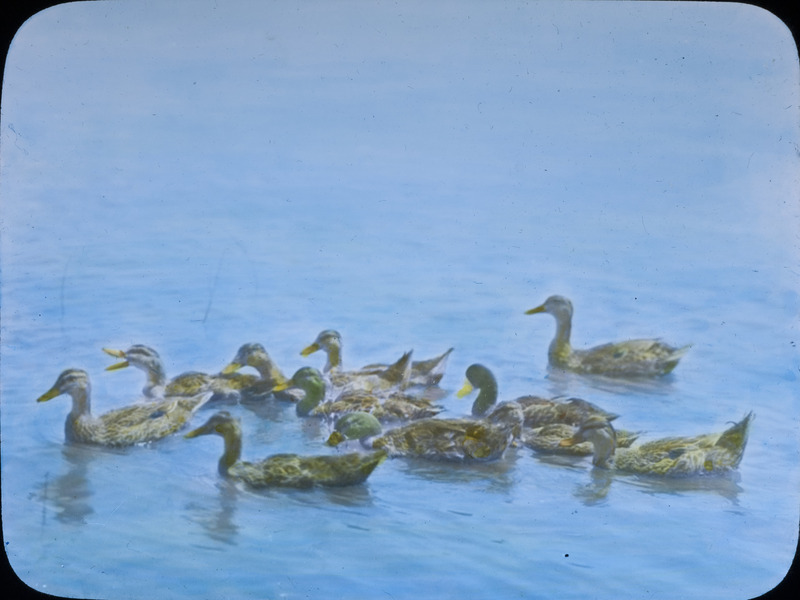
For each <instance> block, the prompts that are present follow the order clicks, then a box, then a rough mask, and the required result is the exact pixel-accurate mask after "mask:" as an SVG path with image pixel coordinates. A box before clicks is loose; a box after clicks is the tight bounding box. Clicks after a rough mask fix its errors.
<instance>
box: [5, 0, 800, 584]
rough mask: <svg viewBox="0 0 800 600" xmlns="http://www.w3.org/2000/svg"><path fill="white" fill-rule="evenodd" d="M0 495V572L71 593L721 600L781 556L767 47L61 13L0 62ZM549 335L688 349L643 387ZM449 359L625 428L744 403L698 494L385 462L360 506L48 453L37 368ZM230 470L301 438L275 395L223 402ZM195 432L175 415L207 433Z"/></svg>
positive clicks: (534, 28) (573, 14)
mask: <svg viewBox="0 0 800 600" xmlns="http://www.w3.org/2000/svg"><path fill="white" fill-rule="evenodd" d="M7 64H8V66H7V70H6V74H5V88H4V90H3V102H4V106H3V115H2V136H3V137H2V157H1V158H2V163H1V164H0V167H2V188H0V189H1V190H2V207H1V208H2V215H1V216H2V230H1V231H0V233H1V234H2V237H0V242H2V246H1V247H0V249H1V250H2V255H0V258H1V259H2V265H0V266H2V280H0V282H1V283H2V290H0V291H2V330H1V333H2V342H0V344H1V345H0V350H1V351H2V362H0V374H1V375H2V380H0V386H1V387H0V391H2V407H1V411H0V416H2V439H3V448H2V492H3V498H2V500H3V515H2V517H3V528H4V533H5V540H4V541H5V548H6V552H7V554H8V556H9V559H10V562H11V564H12V566H13V568H14V569H15V571H16V572H17V574H18V575H19V576H20V577H21V578H22V579H23V580H24V581H25V582H26V583H27V584H28V585H30V586H31V587H34V588H36V589H38V590H42V591H45V592H48V593H51V594H56V595H65V596H73V597H74V596H77V597H88V598H113V599H117V598H119V599H125V598H139V597H142V596H143V595H144V596H147V597H150V598H198V597H203V598H223V597H232V598H307V597H311V598H323V597H324V598H379V597H391V598H412V597H419V596H429V595H431V594H434V595H436V596H437V597H443V598H445V597H453V598H456V597H470V598H472V597H476V598H489V597H491V598H516V597H524V598H551V597H560V598H570V597H575V598H587V597H596V598H619V597H646V598H674V597H676V596H680V597H684V598H692V597H696V598H704V599H707V598H749V597H752V596H756V595H758V594H761V593H764V592H766V591H767V590H769V589H770V588H771V587H773V586H774V585H776V584H777V583H778V582H779V581H780V580H781V578H782V577H783V575H784V574H785V573H786V570H787V569H788V567H789V565H790V563H791V559H792V557H793V555H794V551H795V548H796V542H797V524H798V498H797V490H798V489H800V487H799V486H798V482H799V481H800V470H799V469H798V466H797V465H798V460H797V459H798V454H799V451H800V444H799V443H798V435H797V431H798V412H799V411H798V407H799V405H800V402H799V401H798V386H797V378H798V355H797V349H796V345H797V343H798V339H797V315H798V307H799V306H800V303H799V302H798V275H799V274H800V266H798V261H797V256H798V254H797V246H796V245H797V239H796V231H797V225H798V218H797V217H798V214H797V206H796V204H794V202H795V200H796V198H797V188H798V180H797V176H796V172H797V170H796V169H797V147H798V145H797V144H798V141H799V140H798V130H797V118H796V117H797V101H798V89H797V81H798V78H797V74H798V69H797V57H796V54H795V49H794V45H793V44H792V41H791V38H790V36H789V34H788V31H787V30H786V29H785V28H784V27H783V25H781V24H780V22H778V21H777V20H776V19H775V18H774V17H772V16H770V15H769V14H767V13H765V12H763V11H760V10H759V9H756V8H753V7H750V6H746V5H734V4H716V3H715V4H710V5H709V4H705V3H702V4H700V3H698V4H691V3H680V4H677V3H674V4H673V3H656V4H652V3H630V2H625V3H525V2H520V3H514V2H502V3H482V2H469V3H460V4H459V6H458V8H456V7H454V6H451V5H449V4H445V3H416V2H412V3H403V5H402V6H397V5H394V4H389V3H378V4H373V3H369V4H367V3H360V2H352V3H337V4H336V5H329V4H327V3H306V4H304V5H301V6H297V5H296V4H294V3H288V2H276V3H271V4H269V5H265V6H262V5H260V4H258V5H256V4H251V3H228V4H226V6H225V10H222V9H221V8H220V7H217V6H215V5H214V4H213V3H197V2H192V3H188V2H160V3H152V4H151V3H139V2H136V3H134V2H114V3H86V4H80V3H79V4H69V5H63V6H59V7H55V8H53V9H50V10H48V11H45V12H44V13H41V14H39V15H37V16H36V17H34V18H33V19H32V20H31V21H29V22H28V23H26V24H25V26H23V28H22V29H21V30H20V32H19V34H18V37H17V39H16V40H15V42H14V45H13V46H12V49H11V54H10V55H9V60H8V63H7ZM553 293H560V294H564V295H566V296H568V297H570V298H571V299H572V300H573V302H574V304H575V307H576V315H575V323H574V330H573V332H574V339H573V341H574V344H575V345H576V346H578V347H588V346H589V345H593V344H597V343H602V342H606V341H612V340H616V339H624V338H630V337H642V336H661V337H664V338H665V339H666V340H668V341H670V342H673V343H675V344H684V343H692V344H693V347H692V350H691V351H690V353H689V354H688V355H687V356H686V358H685V359H684V360H683V361H682V363H681V364H680V366H679V368H678V369H677V370H676V372H675V373H674V374H673V375H672V376H669V377H667V378H664V379H660V380H657V381H653V382H635V383H630V382H620V381H615V380H611V381H608V380H602V379H592V378H585V377H579V376H567V375H563V374H558V373H555V372H551V371H550V370H549V369H548V367H547V364H546V348H547V345H548V343H549V341H550V339H551V337H552V334H553V331H554V324H553V321H552V319H551V318H550V317H548V316H526V315H524V311H525V310H526V309H529V308H532V307H533V306H536V305H538V304H539V303H541V302H542V301H543V300H544V299H545V298H546V297H547V296H548V295H550V294H553ZM327 328H336V329H338V330H339V331H340V332H341V333H342V336H343V338H344V343H345V349H344V360H345V363H346V365H350V366H357V365H361V364H365V363H368V362H371V361H376V360H380V361H389V360H394V359H395V358H396V357H398V356H399V355H400V354H401V353H402V352H404V351H406V350H408V349H411V348H413V349H414V352H415V356H417V357H420V358H423V357H428V356H433V355H434V354H438V353H440V352H442V351H444V350H445V349H446V348H448V347H451V346H453V347H455V352H454V353H453V355H452V356H451V359H450V363H449V367H448V372H447V374H446V376H445V378H444V380H443V382H442V386H443V388H444V389H445V390H446V391H447V392H448V395H447V396H446V397H445V398H444V400H443V403H444V404H445V406H446V408H447V413H446V414H447V415H448V416H451V415H462V414H467V413H468V412H469V402H468V401H464V400H458V399H456V398H455V397H454V396H453V395H452V391H454V390H455V389H457V388H458V387H459V386H460V384H461V382H462V381H463V374H464V371H465V369H466V367H467V366H468V365H469V364H471V363H473V362H481V363H483V364H485V365H487V366H489V367H490V368H491V369H492V370H493V371H494V373H495V375H496V376H497V379H498V381H499V385H500V394H501V397H502V398H504V399H510V398H514V397H516V396H518V395H522V394H529V393H539V394H543V395H562V394H563V395H574V396H580V397H583V398H586V399H588V400H590V401H592V402H595V403H597V404H599V405H601V406H603V407H604V408H606V409H607V410H610V411H613V412H616V413H619V414H620V415H621V417H620V419H619V425H620V426H624V427H625V428H628V429H636V430H642V431H643V432H644V433H643V437H644V438H656V437H659V436H666V435H675V434H696V433H701V432H705V431H713V430H718V429H722V428H724V427H726V425H727V423H728V422H730V421H733V420H738V419H740V418H741V417H742V416H743V415H744V414H745V413H746V412H747V411H750V410H754V411H755V412H756V414H757V418H756V420H755V422H754V424H753V428H752V431H751V436H750V442H749V445H748V448H747V452H746V454H745V457H744V460H743V462H742V465H741V468H740V469H739V472H738V473H737V474H735V475H734V476H732V477H721V478H700V479H685V480H678V481H666V482H665V481H658V480H655V481H654V480H650V479H646V478H636V477H628V476H621V475H613V474H609V473H607V472H598V471H596V470H592V469H591V468H590V464H589V462H588V461H587V460H572V459H563V458H556V457H542V456H537V455H535V454H534V453H533V452H531V451H530V450H527V449H523V448H520V449H513V450H511V451H509V452H508V453H507V454H506V456H505V457H504V458H503V459H502V460H501V461H499V462H496V463H493V464H488V465H481V466H477V467H474V466H465V465H455V466H454V465H440V464H430V463H425V462H423V461H406V460H391V461H387V462H386V463H384V464H383V465H381V466H380V467H379V468H378V469H377V470H376V471H375V473H374V474H373V475H372V476H371V477H370V479H369V480H368V482H367V483H366V484H364V485H361V486H356V487H353V488H347V489H340V490H312V491H285V490H280V491H276V490H268V491H252V490H247V489H243V488H240V487H238V486H236V485H234V484H231V483H229V482H226V481H223V480H221V479H220V478H219V476H218V475H217V473H216V461H217V459H218V457H219V454H220V452H221V442H220V441H219V440H218V439H216V438H214V439H210V438H200V439H197V440H191V441H187V440H184V439H183V438H181V437H180V436H176V437H173V438H169V439H165V440H163V441H162V442H159V443H157V444H152V445H149V446H145V447H134V448H129V449H123V450H113V449H103V448H92V447H84V446H80V445H77V446H68V445H64V443H63V421H64V418H65V415H66V413H67V412H68V408H67V404H68V400H67V399H66V398H63V399H56V400H53V401H52V402H50V403H47V404H44V405H37V404H36V403H35V402H34V400H35V398H36V397H37V396H39V395H40V394H41V393H43V392H44V391H46V390H47V389H48V388H49V387H50V386H51V385H52V383H53V382H54V381H55V378H56V377H57V375H58V373H59V372H60V371H61V370H63V369H65V368H67V367H80V368H85V369H86V370H87V371H88V372H89V373H90V375H91V377H92V383H93V398H94V410H95V411H96V412H97V413H100V412H104V411H105V410H108V409H110V408H113V407H117V406H121V405H124V404H126V403H129V402H131V401H132V400H134V399H135V398H136V396H137V394H138V393H139V390H140V389H141V386H142V385H143V377H142V375H141V373H139V372H134V371H133V370H130V369H129V370H124V371H117V372H113V373H107V372H105V371H104V368H105V367H106V366H108V365H109V364H111V363H110V361H109V357H108V356H106V355H104V354H103V353H102V352H101V348H102V347H119V348H125V347H127V346H129V345H131V344H134V343H145V344H148V345H150V346H152V347H154V348H156V349H157V350H158V351H159V352H160V354H161V355H162V357H163V358H164V360H165V366H166V369H167V371H168V373H169V374H172V375H175V374H178V373H180V372H183V371H187V370H195V369H196V370H203V371H209V372H210V371H216V370H218V369H219V368H221V367H222V366H224V365H225V364H226V363H227V362H228V361H229V360H231V359H232V358H233V356H234V354H235V352H236V350H237V348H238V347H239V345H240V344H242V343H245V342H260V343H262V344H264V346H265V347H266V348H267V349H268V351H269V352H270V354H271V356H272V357H273V358H274V359H275V360H276V362H277V363H278V364H279V365H280V366H281V367H282V368H283V370H284V371H285V372H286V373H291V372H293V371H294V370H295V369H296V368H298V367H300V366H303V365H306V364H311V365H314V366H318V367H321V366H322V364H323V357H322V356H320V355H318V354H314V355H312V356H310V357H307V358H303V357H301V356H300V355H299V352H300V350H301V349H302V348H303V347H304V346H305V345H307V344H308V343H310V342H311V341H312V340H313V339H314V337H315V336H316V334H317V333H318V332H319V331H320V330H322V329H327ZM228 408H229V409H230V410H232V411H233V412H234V413H235V414H236V415H237V416H239V417H240V418H241V419H242V422H243V428H244V454H245V455H246V456H247V457H250V458H259V457H264V456H267V455H268V454H271V453H276V452H285V451H288V452H301V453H308V454H311V453H320V452H333V450H331V449H328V448H326V447H324V446H323V444H322V440H324V438H325V436H326V435H327V433H328V432H327V429H326V427H325V426H324V425H322V424H319V423H316V422H313V421H301V420H299V419H297V417H295V415H294V412H293V410H292V409H291V407H289V406H284V405H281V404H277V403H275V404H268V405H263V406H256V407H253V406H233V407H228ZM210 414H211V413H210V412H209V411H205V412H203V413H201V414H200V415H198V417H197V419H196V420H197V421H198V423H199V422H200V421H202V420H203V419H204V418H205V417H207V416H208V415H210Z"/></svg>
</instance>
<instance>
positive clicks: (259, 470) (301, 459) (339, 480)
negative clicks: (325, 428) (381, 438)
mask: <svg viewBox="0 0 800 600" xmlns="http://www.w3.org/2000/svg"><path fill="white" fill-rule="evenodd" d="M211 434H214V435H219V436H221V437H222V439H223V440H224V441H225V450H224V452H223V454H222V457H221V458H220V459H219V467H218V468H219V473H220V475H222V476H223V477H229V478H232V479H238V480H241V481H243V482H245V483H246V484H248V485H250V486H251V487H290V488H310V487H314V486H325V487H341V486H347V485H356V484H359V483H363V482H364V481H366V479H367V478H368V477H369V476H370V474H371V473H372V472H373V471H374V470H375V467H377V466H378V465H379V464H381V463H382V462H383V461H384V460H385V459H386V452H373V453H370V454H364V453H362V452H353V453H350V454H343V455H321V456H300V455H297V454H274V455H272V456H270V457H268V458H266V459H264V460H261V461H258V462H247V461H242V460H241V454H242V429H241V425H240V423H239V420H238V419H235V418H234V417H232V416H231V414H230V413H228V412H227V411H220V412H218V413H216V414H215V415H213V416H212V417H211V418H210V419H209V420H208V421H207V422H206V423H205V424H203V425H201V426H200V427H198V428H197V429H195V430H193V431H190V432H189V433H187V434H186V435H185V436H184V437H186V438H195V437H198V436H201V435H211Z"/></svg>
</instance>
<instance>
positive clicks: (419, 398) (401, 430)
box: [37, 296, 753, 488]
mask: <svg viewBox="0 0 800 600" xmlns="http://www.w3.org/2000/svg"><path fill="white" fill-rule="evenodd" d="M536 313H547V314H551V315H553V317H555V319H556V335H555V338H554V339H553V341H552V343H551V344H550V348H549V353H548V356H549V362H550V364H551V366H553V367H555V368H560V369H566V370H570V371H575V372H578V373H584V374H594V375H606V376H613V377H633V378H640V377H653V376H661V375H665V374H667V373H669V372H671V371H672V370H673V369H674V368H675V366H676V365H677V364H678V361H679V360H680V358H681V357H682V356H683V355H684V354H685V352H686V351H687V350H688V346H687V347H683V348H673V347H671V346H668V345H666V344H664V343H662V342H660V341H658V340H628V341H624V342H618V343H611V344H605V345H602V346H598V347H595V348H591V349H588V350H574V349H572V347H571V345H570V333H571V324H572V313H573V309H572V303H571V302H570V301H569V300H568V299H566V298H564V297H562V296H551V297H550V298H548V299H547V300H546V301H545V302H544V303H543V304H542V305H540V306H538V307H536V308H533V309H531V310H529V311H527V313H526V314H536ZM320 350H321V351H324V352H325V354H326V356H327V360H326V363H325V366H324V368H323V370H322V372H320V371H319V370H318V369H315V368H313V367H302V368H300V369H298V370H297V371H296V372H295V373H294V375H293V376H292V377H291V378H287V377H285V376H284V375H283V373H282V372H281V370H280V369H279V368H278V367H277V366H276V365H275V363H274V362H273V361H272V359H271V358H270V356H269V354H268V353H267V352H266V350H265V349H264V347H263V346H262V345H260V344H255V343H251V344H245V345H243V346H242V347H241V348H240V349H239V351H238V352H237V354H236V356H235V357H234V359H233V360H232V361H231V362H230V363H229V364H228V365H226V366H225V367H224V368H223V369H222V370H221V371H220V372H219V373H217V374H215V375H210V374H206V373H200V372H189V373H184V374H182V375H178V376H177V377H174V378H172V379H168V378H167V376H166V374H165V372H164V367H163V363H162V361H161V358H160V357H159V355H158V353H157V352H156V351H155V350H153V349H152V348H149V347H148V346H143V345H134V346H132V347H131V348H129V349H127V350H124V351H123V350H110V349H104V351H105V352H106V353H108V354H110V355H111V356H114V357H115V358H118V359H121V361H120V362H117V363H115V364H112V365H111V366H109V367H108V368H107V370H117V369H122V368H125V367H128V366H133V367H137V368H139V369H141V370H143V371H144V372H145V373H146V376H147V382H146V385H145V387H144V389H143V394H144V398H143V399H142V400H141V401H139V402H137V403H135V404H133V405H131V406H126V407H124V408H119V409H116V410H112V411H110V412H107V413H105V414H103V415H100V416H99V417H95V416H93V415H92V413H91V406H90V397H91V385H90V381H89V376H88V374H87V373H86V371H84V370H81V369H67V370H66V371H64V372H62V373H61V375H60V376H59V377H58V380H57V381H56V383H55V384H54V385H53V386H52V388H51V389H50V390H48V391H47V392H45V393H44V394H43V395H42V396H40V397H39V398H38V400H37V401H38V402H44V401H47V400H50V399H52V398H55V397H56V396H60V395H62V394H67V395H69V396H71V397H72V410H71V411H70V413H69V415H68V416H67V419H66V423H65V437H66V439H67V440H68V441H71V442H82V443H91V444H100V445H108V446H127V445H134V444H139V443H146V442H153V441H155V440H158V439H161V438H163V437H166V436H168V435H171V434H173V433H175V432H177V431H178V430H180V429H182V428H183V427H184V426H186V425H187V424H188V423H189V421H190V420H191V419H192V417H193V416H194V414H195V413H196V412H197V411H198V410H200V409H201V408H202V407H204V406H207V405H213V404H217V403H222V402H230V401H235V402H264V401H284V402H289V403H292V404H293V405H294V406H295V411H296V413H297V415H298V417H303V418H319V419H323V420H325V422H327V423H328V424H329V426H330V428H331V429H332V433H330V436H329V437H328V439H327V441H326V444H327V445H328V446H334V447H336V446H342V447H347V446H356V447H355V448H353V450H352V451H350V452H347V453H341V452H337V453H335V454H332V453H329V454H321V455H317V456H300V455H297V454H276V455H273V456H270V457H269V458H267V459H266V460H262V461H260V462H247V461H243V460H242V459H241V453H242V430H241V426H240V423H239V420H238V419H237V418H235V417H233V416H232V415H231V414H230V412H228V411H227V410H221V411H218V412H216V413H215V414H214V415H213V416H211V418H209V419H208V421H207V422H206V423H205V424H203V425H202V426H200V427H198V428H196V429H193V430H192V431H190V432H189V433H187V434H186V435H185V436H184V437H185V438H195V437H198V436H202V435H209V434H215V435H219V436H221V437H222V438H223V440H224V452H223V455H222V457H221V458H220V460H219V472H220V474H221V475H222V476H224V477H229V478H233V479H237V480H241V481H244V482H245V483H247V484H249V485H251V486H254V487H265V486H277V487H298V488H305V487H312V486H316V485H321V486H343V485H353V484H357V483H361V482H363V481H365V480H366V479H367V477H369V475H370V474H371V473H372V472H373V470H374V469H375V468H376V467H377V466H378V465H379V464H380V463H382V462H383V461H384V460H385V459H386V458H387V457H392V458H394V457H415V458H422V459H431V460H440V461H460V462H469V461H491V460H496V459H498V458H500V457H502V456H503V454H504V453H505V451H506V450H507V448H508V447H509V446H514V445H518V444H522V445H525V446H527V447H529V448H532V449H534V450H535V451H537V452H546V453H561V454H569V455H574V456H592V463H593V464H594V466H596V467H599V468H606V469H616V470H618V471H624V472H629V473H636V474H646V475H667V476H669V475H692V474H701V473H711V472H724V471H729V470H731V469H735V468H736V467H737V466H738V465H739V462H740V461H741V459H742V455H743V453H744V449H745V446H746V443H747V436H748V431H749V427H750V423H751V422H752V420H753V413H752V412H750V413H748V414H746V415H745V417H744V418H743V419H742V420H741V421H739V422H738V423H735V424H733V425H732V426H731V427H729V428H728V429H726V430H725V431H722V432H719V433H713V434H706V435H699V436H694V437H672V438H665V439H660V440H655V441H651V442H648V443H644V444H640V445H633V444H634V442H635V441H636V440H637V438H638V434H637V433H635V432H630V431H624V430H617V429H615V428H614V427H613V426H612V421H613V420H614V419H616V418H617V415H615V414H613V413H609V412H607V411H605V410H603V409H601V408H600V407H598V406H596V405H594V404H592V403H590V402H587V401H586V400H582V399H579V398H569V399H559V398H554V399H548V398H541V397H538V396H524V397H521V398H517V399H515V400H511V401H504V402H500V403H498V385H497V381H496V379H495V377H494V375H493V374H492V372H491V371H490V369H488V368H487V367H485V366H483V365H480V364H473V365H470V366H469V367H468V368H467V370H466V381H465V383H464V385H463V387H462V388H461V389H459V390H458V392H457V394H456V395H457V396H458V397H464V396H467V395H468V394H471V393H473V392H474V391H477V395H476V397H475V400H474V402H473V405H472V414H471V416H466V417H461V418H441V417H439V416H438V415H439V413H440V412H441V411H442V407H441V406H440V405H438V404H436V400H437V399H438V398H441V397H442V395H443V394H444V393H443V392H442V391H441V389H440V388H439V387H438V384H439V382H440V381H441V379H442V377H443V375H444V372H445V368H446V363H447V359H448V357H449V355H450V353H451V352H452V351H453V349H452V348H450V349H448V350H447V351H445V352H444V353H442V354H441V355H439V356H436V357H434V358H431V359H428V360H423V361H414V360H412V353H411V352H407V353H405V354H404V355H403V356H401V357H400V358H399V359H398V360H397V361H396V362H394V363H390V364H383V363H375V364H369V365H366V366H364V367H362V368H360V369H357V370H352V371H346V370H344V368H343V367H342V354H341V350H342V340H341V336H340V335H339V333H338V332H336V331H334V330H325V331H323V332H321V333H320V334H319V335H318V336H317V338H316V340H315V341H314V342H313V343H312V344H310V345H308V346H307V347H305V348H304V349H303V350H302V351H301V352H300V354H301V355H302V356H308V355H310V354H312V353H314V352H317V351H320ZM245 367H250V368H253V369H254V370H255V371H256V372H257V373H258V375H255V374H246V373H242V372H241V370H242V369H243V368H245ZM364 449H367V450H368V451H365V450H364Z"/></svg>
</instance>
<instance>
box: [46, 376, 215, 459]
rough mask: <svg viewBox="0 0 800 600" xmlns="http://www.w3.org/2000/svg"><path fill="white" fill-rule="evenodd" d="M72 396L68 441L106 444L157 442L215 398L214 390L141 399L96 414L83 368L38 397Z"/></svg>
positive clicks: (184, 423)
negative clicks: (192, 394)
mask: <svg viewBox="0 0 800 600" xmlns="http://www.w3.org/2000/svg"><path fill="white" fill-rule="evenodd" d="M63 394H67V395H69V396H71V397H72V410H71V411H70V413H69V414H68V415H67V420H66V422H65V424H64V434H65V438H66V440H67V441H68V442H82V443H87V444H97V445H102V446H132V445H134V444H140V443H145V442H153V441H156V440H159V439H161V438H164V437H166V436H168V435H170V434H172V433H175V432H176V431H178V430H180V429H181V428H183V427H184V426H185V425H186V424H187V423H188V422H189V420H190V419H191V417H192V416H193V415H194V413H195V412H197V410H198V409H199V408H200V407H202V406H203V405H204V404H205V403H206V402H208V400H209V399H210V397H211V392H202V393H199V394H197V395H194V396H178V397H166V398H164V399H160V400H155V401H152V400H151V401H145V402H138V403H136V404H133V405H131V406H126V407H123V408H118V409H116V410H112V411H109V412H107V413H104V414H102V415H100V416H99V417H95V416H93V415H92V412H91V382H90V380H89V374H88V373H87V372H86V371H84V370H83V369H74V368H71V369H66V370H65V371H63V372H62V373H61V374H60V375H59V376H58V379H57V380H56V382H55V384H53V386H52V387H51V388H50V389H49V390H48V391H46V392H45V393H44V394H42V395H41V396H39V398H37V400H36V401H37V402H47V401H48V400H52V399H53V398H56V397H57V396H61V395H63Z"/></svg>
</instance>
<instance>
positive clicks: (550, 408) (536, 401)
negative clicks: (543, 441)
mask: <svg viewBox="0 0 800 600" xmlns="http://www.w3.org/2000/svg"><path fill="white" fill-rule="evenodd" d="M514 402H516V403H517V404H519V405H520V406H521V407H522V411H523V413H524V414H525V427H528V428H536V427H542V426H544V425H551V424H553V425H579V424H580V423H581V421H583V420H584V419H585V418H586V417H588V416H589V415H601V416H603V417H605V418H606V419H608V420H609V421H613V420H614V419H616V418H617V417H618V416H619V415H617V414H615V413H611V412H608V411H606V410H604V409H602V408H600V407H599V406H597V405H596V404H593V403H591V402H589V401H587V400H584V399H583V398H567V399H563V400H562V399H561V398H542V397H540V396H521V397H519V398H516V399H515V400H514Z"/></svg>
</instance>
